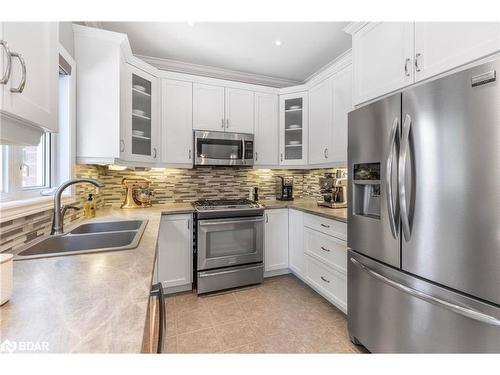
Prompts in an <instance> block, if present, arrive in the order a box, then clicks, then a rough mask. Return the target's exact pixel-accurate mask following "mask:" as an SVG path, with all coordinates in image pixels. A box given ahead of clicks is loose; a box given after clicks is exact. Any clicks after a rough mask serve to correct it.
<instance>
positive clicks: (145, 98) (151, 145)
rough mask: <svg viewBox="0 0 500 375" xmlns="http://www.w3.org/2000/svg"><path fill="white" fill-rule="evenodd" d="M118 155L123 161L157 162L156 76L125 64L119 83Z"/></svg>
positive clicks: (158, 129) (157, 114)
mask: <svg viewBox="0 0 500 375" xmlns="http://www.w3.org/2000/svg"><path fill="white" fill-rule="evenodd" d="M121 88H122V96H123V99H124V106H123V107H122V112H123V113H122V132H121V133H122V140H121V145H122V150H121V152H122V157H123V158H124V159H125V160H127V161H137V162H146V163H155V162H159V161H160V143H159V136H160V119H159V112H160V111H159V100H158V99H159V96H160V95H159V94H160V90H159V84H158V78H156V77H154V76H152V75H151V74H148V73H146V72H144V71H143V70H141V69H138V68H136V67H135V66H133V65H130V64H126V65H125V77H124V82H122V85H121Z"/></svg>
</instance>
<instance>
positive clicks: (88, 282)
mask: <svg viewBox="0 0 500 375" xmlns="http://www.w3.org/2000/svg"><path fill="white" fill-rule="evenodd" d="M188 212H192V207H191V205H190V204H167V205H156V206H154V207H152V208H147V209H137V210H122V209H119V208H103V209H99V210H97V217H96V218H95V219H92V220H98V221H101V220H113V219H114V220H117V219H147V220H148V224H147V226H146V229H145V231H144V233H143V235H142V238H141V241H140V242H139V246H138V247H137V248H135V249H130V250H122V251H111V252H102V253H93V254H81V255H72V256H62V257H53V258H42V259H32V260H20V261H15V262H14V280H13V282H14V286H13V294H12V298H11V299H10V301H9V302H7V303H6V304H4V305H3V306H1V307H0V342H3V341H4V340H6V339H8V340H10V341H16V342H19V341H31V342H39V343H41V344H40V345H44V344H42V343H44V342H46V343H48V351H50V352H59V353H68V352H74V353H90V352H97V353H139V352H140V351H141V348H142V338H143V332H144V325H145V319H146V312H147V305H148V299H149V290H150V287H151V281H152V274H153V267H154V262H155V257H156V242H157V237H158V229H159V224H160V218H161V214H162V213H167V214H176V213H188ZM78 224H81V222H80V223H77V224H76V225H78ZM70 229H71V228H70V227H68V228H67V231H68V230H70Z"/></svg>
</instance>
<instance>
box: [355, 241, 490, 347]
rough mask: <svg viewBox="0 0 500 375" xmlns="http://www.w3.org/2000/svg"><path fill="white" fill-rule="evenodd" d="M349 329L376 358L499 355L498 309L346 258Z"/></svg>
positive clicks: (368, 261)
mask: <svg viewBox="0 0 500 375" xmlns="http://www.w3.org/2000/svg"><path fill="white" fill-rule="evenodd" d="M347 300H348V328H349V334H350V336H351V337H355V338H356V339H357V340H359V341H360V342H361V343H362V344H363V345H364V346H365V347H366V348H367V349H368V350H370V351H372V352H375V353H500V308H498V307H495V306H493V305H489V304H486V303H483V302H480V301H478V300H475V299H472V298H469V297H466V296H464V295H461V294H457V293H454V292H451V291H449V290H447V289H444V288H441V287H438V286H436V285H434V284H430V283H428V282H425V281H423V280H421V279H417V278H415V277H413V276H409V275H408V274H405V273H402V272H401V271H398V270H395V269H393V268H391V267H388V266H385V265H382V264H381V263H379V262H375V261H373V260H371V259H369V258H366V257H364V256H362V255H360V254H358V253H355V252H353V251H351V250H349V252H348V298H347Z"/></svg>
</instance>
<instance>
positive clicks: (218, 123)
mask: <svg viewBox="0 0 500 375" xmlns="http://www.w3.org/2000/svg"><path fill="white" fill-rule="evenodd" d="M224 128H225V119H224V87H222V86H212V85H205V84H200V83H195V84H193V129H196V130H213V131H224Z"/></svg>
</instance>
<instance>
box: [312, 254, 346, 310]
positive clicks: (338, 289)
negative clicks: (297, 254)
mask: <svg viewBox="0 0 500 375" xmlns="http://www.w3.org/2000/svg"><path fill="white" fill-rule="evenodd" d="M306 269H307V280H308V281H309V282H310V283H311V284H312V286H313V288H317V289H318V292H319V293H322V294H324V295H325V297H326V298H327V299H328V300H330V302H332V303H333V304H335V305H336V306H337V307H339V308H340V309H341V310H342V311H346V310H347V276H346V275H345V274H342V273H340V272H337V271H335V270H334V269H332V268H330V267H328V266H326V265H324V264H322V263H321V262H319V261H318V260H316V259H314V258H313V257H311V256H309V255H307V254H306Z"/></svg>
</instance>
